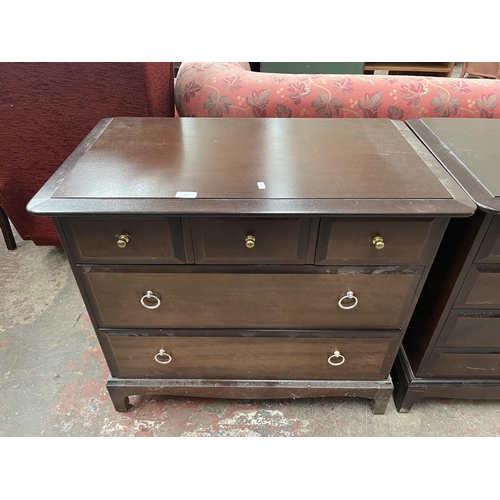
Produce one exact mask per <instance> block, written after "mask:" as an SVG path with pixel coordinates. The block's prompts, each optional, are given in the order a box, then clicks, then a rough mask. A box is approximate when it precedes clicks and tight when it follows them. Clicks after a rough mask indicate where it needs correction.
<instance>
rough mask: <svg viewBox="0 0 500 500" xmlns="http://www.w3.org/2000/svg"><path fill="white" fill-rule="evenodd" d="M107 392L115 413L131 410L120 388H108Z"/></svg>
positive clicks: (126, 397)
mask: <svg viewBox="0 0 500 500" xmlns="http://www.w3.org/2000/svg"><path fill="white" fill-rule="evenodd" d="M108 392H109V396H110V397H111V401H112V403H113V406H114V407H115V410H116V411H130V410H131V409H132V408H133V406H132V405H131V404H130V403H129V399H128V396H126V395H125V392H124V391H123V389H122V388H120V387H110V386H108Z"/></svg>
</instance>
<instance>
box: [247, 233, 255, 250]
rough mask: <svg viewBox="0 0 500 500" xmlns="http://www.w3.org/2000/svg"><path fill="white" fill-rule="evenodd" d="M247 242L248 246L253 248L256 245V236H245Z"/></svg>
mask: <svg viewBox="0 0 500 500" xmlns="http://www.w3.org/2000/svg"><path fill="white" fill-rule="evenodd" d="M245 244H246V246H247V248H253V247H254V246H255V236H252V235H248V236H247V237H246V238H245Z"/></svg>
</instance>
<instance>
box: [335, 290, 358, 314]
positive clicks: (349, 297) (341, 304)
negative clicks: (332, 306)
mask: <svg viewBox="0 0 500 500" xmlns="http://www.w3.org/2000/svg"><path fill="white" fill-rule="evenodd" d="M347 300H349V301H351V300H354V302H353V303H352V304H350V305H344V301H347ZM338 304H339V307H340V308H341V309H346V310H347V309H354V308H355V307H356V306H357V305H358V298H357V297H356V296H355V295H354V293H353V292H351V291H349V292H347V293H346V294H345V295H344V296H343V297H340V299H339V302H338Z"/></svg>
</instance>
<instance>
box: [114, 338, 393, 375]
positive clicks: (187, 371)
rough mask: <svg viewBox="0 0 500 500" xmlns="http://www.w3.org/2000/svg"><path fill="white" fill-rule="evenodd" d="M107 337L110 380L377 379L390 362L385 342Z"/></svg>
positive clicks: (366, 339) (387, 345)
mask: <svg viewBox="0 0 500 500" xmlns="http://www.w3.org/2000/svg"><path fill="white" fill-rule="evenodd" d="M108 338H109V342H110V345H111V349H112V355H113V357H114V363H112V364H113V365H115V366H116V371H115V373H112V375H113V376H116V377H126V378H141V377H149V378H225V379H232V378H236V379H264V380H265V379H268V380H269V379H289V380H292V379H295V380H300V379H303V380H307V379H324V380H328V379H349V380H381V379H385V378H386V377H387V376H388V374H389V370H390V363H388V362H387V358H388V357H391V359H392V357H393V356H392V355H389V356H388V351H389V350H390V346H391V340H390V339H388V338H364V339H355V338H341V339H318V338H313V339H304V338H287V339H277V338H262V337H260V338H245V337H238V338H235V337H227V338H221V337H194V338H193V337H190V338H186V337H158V336H147V337H135V336H121V335H109V336H108ZM161 350H163V351H161ZM337 351H338V354H336V352H337ZM329 359H330V362H331V363H333V364H330V363H329V362H328V360H329Z"/></svg>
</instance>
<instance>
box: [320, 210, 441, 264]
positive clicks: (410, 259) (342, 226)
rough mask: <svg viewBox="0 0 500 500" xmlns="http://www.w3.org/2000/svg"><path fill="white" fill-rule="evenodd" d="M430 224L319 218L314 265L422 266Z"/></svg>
mask: <svg viewBox="0 0 500 500" xmlns="http://www.w3.org/2000/svg"><path fill="white" fill-rule="evenodd" d="M432 224H433V223H432V221H430V220H418V221H396V220H377V219H374V220H360V221H353V220H345V219H332V218H322V219H321V223H320V230H319V238H318V246H317V252H316V259H315V262H316V264H322V265H335V264H380V265H382V264H418V265H421V264H425V263H426V262H427V260H428V258H429V246H431V247H433V246H434V241H433V240H434V238H432V236H431V235H430V229H431V227H432Z"/></svg>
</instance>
